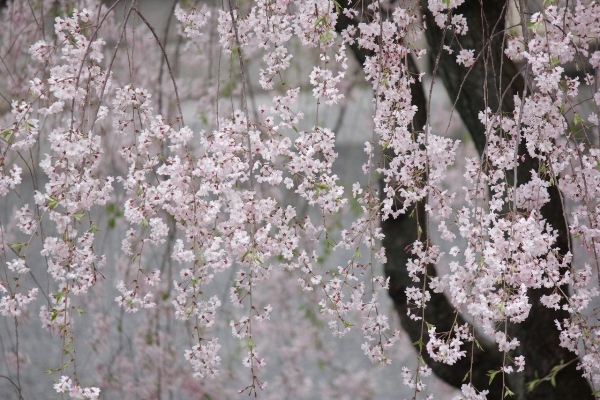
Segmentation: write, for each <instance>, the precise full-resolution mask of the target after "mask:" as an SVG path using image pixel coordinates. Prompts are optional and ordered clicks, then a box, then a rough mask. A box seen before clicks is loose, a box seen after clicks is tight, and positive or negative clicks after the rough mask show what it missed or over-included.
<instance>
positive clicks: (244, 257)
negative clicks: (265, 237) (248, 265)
mask: <svg viewBox="0 0 600 400" xmlns="http://www.w3.org/2000/svg"><path fill="white" fill-rule="evenodd" d="M250 253H251V251H250V250H248V251H247V252H245V253H244V255H243V256H242V261H244V260H245V259H246V257H247V256H248V254H250Z"/></svg>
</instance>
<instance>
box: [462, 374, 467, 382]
mask: <svg viewBox="0 0 600 400" xmlns="http://www.w3.org/2000/svg"><path fill="white" fill-rule="evenodd" d="M468 377H469V373H468V372H467V373H466V374H465V377H464V378H463V380H462V381H463V382H466V381H467V378H468Z"/></svg>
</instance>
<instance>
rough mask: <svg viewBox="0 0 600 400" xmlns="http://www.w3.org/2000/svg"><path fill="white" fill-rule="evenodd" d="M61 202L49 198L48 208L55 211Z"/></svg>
mask: <svg viewBox="0 0 600 400" xmlns="http://www.w3.org/2000/svg"><path fill="white" fill-rule="evenodd" d="M59 202H60V200H58V199H55V198H54V197H52V196H50V197H49V198H48V207H50V209H51V210H53V209H55V208H56V206H57V205H58V203H59Z"/></svg>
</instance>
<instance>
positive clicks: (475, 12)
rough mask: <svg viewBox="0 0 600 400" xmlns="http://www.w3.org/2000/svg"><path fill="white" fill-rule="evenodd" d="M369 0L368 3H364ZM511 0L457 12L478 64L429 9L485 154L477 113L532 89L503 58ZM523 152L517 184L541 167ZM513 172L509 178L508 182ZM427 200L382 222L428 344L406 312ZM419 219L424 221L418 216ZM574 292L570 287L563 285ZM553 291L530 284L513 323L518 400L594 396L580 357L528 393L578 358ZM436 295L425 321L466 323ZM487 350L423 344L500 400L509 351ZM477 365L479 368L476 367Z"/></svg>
mask: <svg viewBox="0 0 600 400" xmlns="http://www.w3.org/2000/svg"><path fill="white" fill-rule="evenodd" d="M363 3H365V2H363ZM421 6H422V9H423V10H427V0H421ZM506 7H508V2H502V1H498V2H496V1H485V2H483V1H480V0H467V1H466V2H465V3H464V4H463V5H462V6H461V7H459V8H458V9H457V10H456V13H459V14H463V16H464V17H465V18H466V19H467V24H468V27H469V31H468V33H467V35H465V36H460V37H459V38H458V39H459V40H460V44H461V45H462V48H465V49H475V55H476V57H477V56H478V59H477V62H476V63H475V65H474V66H473V67H472V68H465V67H464V66H461V65H458V64H457V63H456V59H455V55H456V54H457V53H458V51H460V47H459V46H458V44H457V40H456V39H457V38H453V33H452V32H450V31H447V32H446V35H444V34H443V32H442V31H441V30H440V29H439V28H438V27H437V25H436V23H435V21H434V20H433V17H432V15H431V14H430V13H428V12H427V11H425V17H426V23H427V30H426V37H427V42H428V45H429V48H430V51H429V54H430V57H431V61H432V70H433V69H434V65H433V64H434V63H435V59H436V57H437V56H438V53H439V51H440V49H441V46H442V43H441V40H442V38H443V37H445V43H443V44H445V45H449V46H451V48H452V49H453V50H454V55H452V56H451V55H449V54H447V53H446V52H442V54H441V56H440V59H439V66H438V68H436V76H435V77H434V79H441V81H442V83H443V84H444V86H445V87H446V89H447V92H448V94H449V96H450V99H451V100H452V102H454V103H455V107H456V111H457V112H458V113H459V114H460V116H461V118H462V120H463V122H464V123H465V125H466V127H467V129H468V131H469V133H470V134H471V137H472V138H473V141H474V143H475V146H476V148H477V150H478V152H479V154H480V155H481V156H483V154H484V149H485V145H486V140H487V138H486V135H485V131H484V127H483V125H482V124H481V122H480V121H479V119H478V114H479V112H481V111H483V110H485V108H486V107H489V108H490V109H491V110H492V111H493V112H497V111H503V112H506V113H509V114H512V112H513V111H514V96H515V95H521V94H522V93H523V90H524V87H525V81H524V79H523V76H522V75H521V74H520V73H519V70H518V68H517V66H516V65H515V64H514V63H513V62H512V61H511V60H509V59H507V58H506V57H505V56H504V52H503V48H504V34H503V30H504V25H505V21H504V18H505V14H506ZM355 22H356V21H352V20H349V19H348V18H347V17H345V16H344V15H343V14H341V15H340V16H339V19H338V30H340V31H341V30H342V29H344V28H345V27H346V26H348V24H350V23H355ZM352 51H353V53H354V54H355V56H356V58H357V60H359V62H360V63H361V64H362V63H364V61H365V59H366V57H367V56H371V55H372V54H370V53H369V52H368V51H366V50H365V49H362V48H359V47H356V46H355V47H353V48H352ZM409 68H410V69H411V71H414V72H418V71H417V68H416V66H415V65H414V62H413V61H412V59H410V58H409ZM412 97H413V104H415V105H417V106H418V107H419V112H418V113H417V115H416V116H415V120H414V121H413V122H414V126H415V127H418V128H419V129H420V127H422V126H424V125H425V123H426V118H427V115H426V106H427V102H426V98H425V94H424V91H423V87H422V85H421V84H420V83H416V84H415V85H413V88H412ZM519 154H520V156H523V157H524V158H525V161H524V162H523V163H521V164H520V165H519V167H518V169H517V182H518V184H522V183H525V182H527V181H528V180H529V179H530V172H529V171H531V170H532V169H534V170H537V169H538V167H539V166H538V165H537V164H536V162H535V161H534V160H533V159H531V158H530V157H529V155H528V154H527V151H526V149H525V146H524V144H523V143H521V144H520V146H519ZM512 179H513V178H512V177H510V176H509V177H508V180H509V182H511V181H512ZM549 194H550V202H549V203H548V204H546V205H545V206H544V207H543V208H542V209H541V213H542V216H543V217H544V218H545V219H546V220H547V221H548V222H549V223H550V224H551V226H552V227H553V228H554V229H556V230H557V231H558V233H559V236H558V239H557V243H556V246H557V247H559V248H560V252H561V253H562V254H565V253H566V252H567V251H568V250H569V247H568V243H569V239H568V235H569V232H568V229H567V225H566V222H565V219H564V217H563V215H564V213H563V207H562V202H561V199H560V193H559V191H558V189H557V186H556V185H554V186H551V187H550V188H549ZM424 207H425V201H423V202H420V203H419V204H417V206H416V210H415V211H416V212H415V214H416V215H418V216H420V218H410V217H409V216H408V215H409V214H410V212H409V213H407V214H405V215H401V216H400V217H398V218H396V219H389V220H387V221H384V222H383V223H382V229H383V232H384V234H385V239H384V243H383V245H384V246H385V248H386V254H387V258H388V262H387V263H386V265H385V272H386V274H387V276H389V277H390V290H389V295H390V296H391V297H392V299H393V301H394V305H395V307H396V309H397V311H398V314H399V316H400V320H401V323H402V327H403V329H404V330H405V331H406V332H407V333H408V334H409V336H410V337H411V340H412V341H413V342H419V340H420V339H421V336H422V340H423V343H427V340H428V336H427V332H426V328H425V332H423V334H422V331H423V326H422V324H421V322H420V321H413V320H411V319H410V318H408V316H407V313H406V312H407V304H406V295H405V289H406V288H407V287H411V286H414V285H415V283H414V282H412V280H411V279H410V278H409V276H408V273H407V271H406V263H407V261H408V259H409V254H408V253H407V250H406V249H407V248H408V246H410V245H412V243H414V242H415V241H416V240H417V239H418V234H419V233H418V232H419V224H420V226H421V235H423V237H426V236H427V231H426V224H424V223H423V220H424V216H425V210H424ZM419 221H420V222H419ZM427 274H428V276H430V277H431V276H435V275H436V271H435V268H434V266H433V265H430V266H428V270H427ZM563 290H564V291H565V292H566V293H568V288H563ZM547 292H548V291H544V290H541V289H540V290H530V291H529V293H528V295H529V298H530V301H531V303H532V309H531V312H530V317H529V318H528V319H527V320H526V321H525V322H523V323H521V324H509V326H508V329H509V334H510V335H511V336H512V337H514V336H516V337H518V338H519V340H520V341H521V345H520V347H519V348H518V349H517V351H516V352H515V353H514V354H512V356H517V355H520V354H523V355H524V356H525V358H526V369H525V372H524V373H520V374H511V375H508V376H507V377H508V378H509V381H508V386H509V388H510V389H511V390H512V391H513V392H514V393H515V395H516V396H515V398H517V399H545V400H550V399H586V398H593V396H591V392H592V389H591V387H590V385H589V383H588V382H587V380H585V379H584V378H583V377H582V376H581V371H578V370H577V369H576V364H577V363H576V362H572V363H571V364H569V365H568V366H567V367H565V368H563V369H561V370H560V372H559V373H558V374H557V375H556V377H555V380H556V387H553V386H552V385H551V384H550V383H549V382H543V383H541V384H540V385H538V386H536V387H535V388H534V390H533V391H531V392H528V390H527V383H528V382H532V381H534V380H536V379H538V378H543V377H545V376H547V375H548V374H549V373H550V371H551V370H552V368H553V367H555V366H558V365H560V363H561V362H565V363H567V362H569V361H571V360H573V359H574V358H575V357H576V356H575V355H574V354H573V353H571V352H569V351H568V350H566V349H564V348H562V347H560V346H559V338H558V331H557V329H556V326H555V325H554V320H555V319H558V320H562V319H563V318H567V317H568V314H567V313H566V312H565V311H553V310H550V309H548V308H546V307H544V306H543V305H541V303H540V301H539V299H540V296H541V295H543V294H545V293H546V294H547ZM431 294H432V299H431V300H430V302H429V303H428V305H427V308H426V309H425V320H426V321H427V322H428V323H431V324H434V325H436V326H437V327H438V330H437V331H438V332H443V331H449V330H450V329H451V328H452V326H453V324H455V323H458V324H459V325H460V324H462V323H464V319H463V318H462V316H460V315H457V314H456V310H455V308H454V307H453V306H452V305H451V304H450V303H449V301H448V299H447V298H446V297H445V296H444V295H443V294H436V293H431ZM480 343H481V345H482V347H483V351H481V350H479V349H477V348H475V349H474V352H473V353H471V351H472V349H471V348H468V349H467V350H468V351H469V352H468V354H467V357H465V358H463V359H462V360H460V361H459V362H458V363H457V364H455V365H453V366H448V365H445V364H441V363H437V362H434V361H433V360H431V359H430V358H429V356H428V355H427V351H426V350H424V351H423V352H422V355H423V357H424V359H425V361H426V362H427V363H428V365H429V366H430V367H431V368H432V369H433V371H434V373H435V374H436V375H437V376H439V377H440V378H441V379H443V380H444V381H446V382H447V383H449V384H450V385H452V386H455V387H457V388H460V387H461V385H462V384H463V383H464V382H463V379H464V377H465V374H466V373H468V372H469V371H470V370H472V375H471V376H470V377H469V378H468V379H467V382H468V381H469V380H470V381H471V382H472V383H473V385H474V386H475V387H476V388H477V389H479V390H490V394H491V395H490V396H489V398H500V397H501V393H502V383H501V382H500V379H498V378H497V379H496V380H495V381H494V382H492V384H491V386H490V385H489V384H488V382H489V377H488V376H487V373H488V371H490V370H497V369H498V368H499V367H500V366H501V365H502V358H503V354H502V353H500V352H499V351H498V349H497V346H496V345H495V344H487V343H486V341H485V340H483V341H480ZM471 367H472V368H471Z"/></svg>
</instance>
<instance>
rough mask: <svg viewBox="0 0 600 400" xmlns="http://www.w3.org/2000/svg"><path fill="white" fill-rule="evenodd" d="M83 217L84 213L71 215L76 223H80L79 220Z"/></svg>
mask: <svg viewBox="0 0 600 400" xmlns="http://www.w3.org/2000/svg"><path fill="white" fill-rule="evenodd" d="M84 216H85V211H81V212H78V213H75V214H73V217H75V219H76V220H77V222H81V218H83V217H84Z"/></svg>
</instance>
